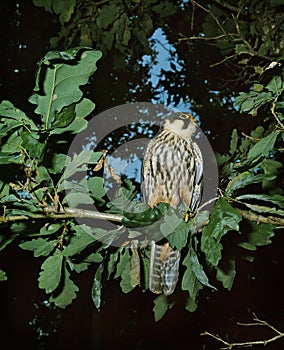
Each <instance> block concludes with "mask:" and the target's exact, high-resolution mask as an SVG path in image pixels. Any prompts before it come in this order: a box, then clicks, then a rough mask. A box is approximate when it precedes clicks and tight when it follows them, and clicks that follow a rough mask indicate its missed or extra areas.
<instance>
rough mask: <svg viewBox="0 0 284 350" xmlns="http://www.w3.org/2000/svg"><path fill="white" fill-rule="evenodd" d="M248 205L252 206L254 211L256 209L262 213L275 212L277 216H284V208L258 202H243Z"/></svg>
mask: <svg viewBox="0 0 284 350" xmlns="http://www.w3.org/2000/svg"><path fill="white" fill-rule="evenodd" d="M243 204H244V205H245V206H246V207H248V208H250V209H251V210H253V211H256V212H257V213H261V214H274V215H277V216H284V210H280V209H276V208H271V207H267V206H264V205H258V204H250V203H243Z"/></svg>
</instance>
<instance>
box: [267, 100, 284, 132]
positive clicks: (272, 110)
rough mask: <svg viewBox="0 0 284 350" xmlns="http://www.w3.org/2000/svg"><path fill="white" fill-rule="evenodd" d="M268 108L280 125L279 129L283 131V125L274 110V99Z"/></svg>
mask: <svg viewBox="0 0 284 350" xmlns="http://www.w3.org/2000/svg"><path fill="white" fill-rule="evenodd" d="M270 110H271V113H272V115H273V117H274V118H275V119H276V121H277V123H278V124H279V125H280V128H281V130H282V131H284V125H283V124H282V123H281V121H280V119H279V118H278V116H277V114H276V112H275V101H274V102H273V103H272V106H271V108H270Z"/></svg>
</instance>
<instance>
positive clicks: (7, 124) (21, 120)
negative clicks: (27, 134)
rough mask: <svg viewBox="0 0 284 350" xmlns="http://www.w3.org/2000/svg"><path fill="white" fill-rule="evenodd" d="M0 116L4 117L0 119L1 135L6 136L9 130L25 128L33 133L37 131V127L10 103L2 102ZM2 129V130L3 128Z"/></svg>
mask: <svg viewBox="0 0 284 350" xmlns="http://www.w3.org/2000/svg"><path fill="white" fill-rule="evenodd" d="M0 116H2V117H6V118H5V119H4V118H1V124H2V125H1V124H0V125H1V133H4V135H6V136H7V134H8V132H9V131H10V130H11V129H14V128H17V127H20V126H25V127H28V128H30V129H32V130H33V131H35V130H38V128H37V126H36V125H35V123H34V122H33V120H32V119H30V118H29V117H27V116H26V114H25V113H24V112H22V111H21V110H20V109H18V108H16V107H14V105H13V104H12V103H11V102H10V101H6V100H4V101H2V102H1V104H0ZM3 127H4V128H3Z"/></svg>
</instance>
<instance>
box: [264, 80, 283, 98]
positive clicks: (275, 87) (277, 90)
mask: <svg viewBox="0 0 284 350" xmlns="http://www.w3.org/2000/svg"><path fill="white" fill-rule="evenodd" d="M283 88H284V86H283V83H282V78H281V76H279V75H278V76H274V77H273V78H272V79H271V80H270V82H269V83H268V84H267V85H266V89H267V90H269V91H271V92H272V93H273V94H275V95H280V94H281V92H282V91H283Z"/></svg>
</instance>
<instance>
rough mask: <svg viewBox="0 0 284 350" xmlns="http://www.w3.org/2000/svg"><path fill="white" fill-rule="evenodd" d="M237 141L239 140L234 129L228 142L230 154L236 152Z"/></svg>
mask: <svg viewBox="0 0 284 350" xmlns="http://www.w3.org/2000/svg"><path fill="white" fill-rule="evenodd" d="M238 140H239V136H238V132H237V129H234V130H233V132H232V136H231V142H230V150H229V152H230V154H234V153H235V152H236V150H237V145H238Z"/></svg>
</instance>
